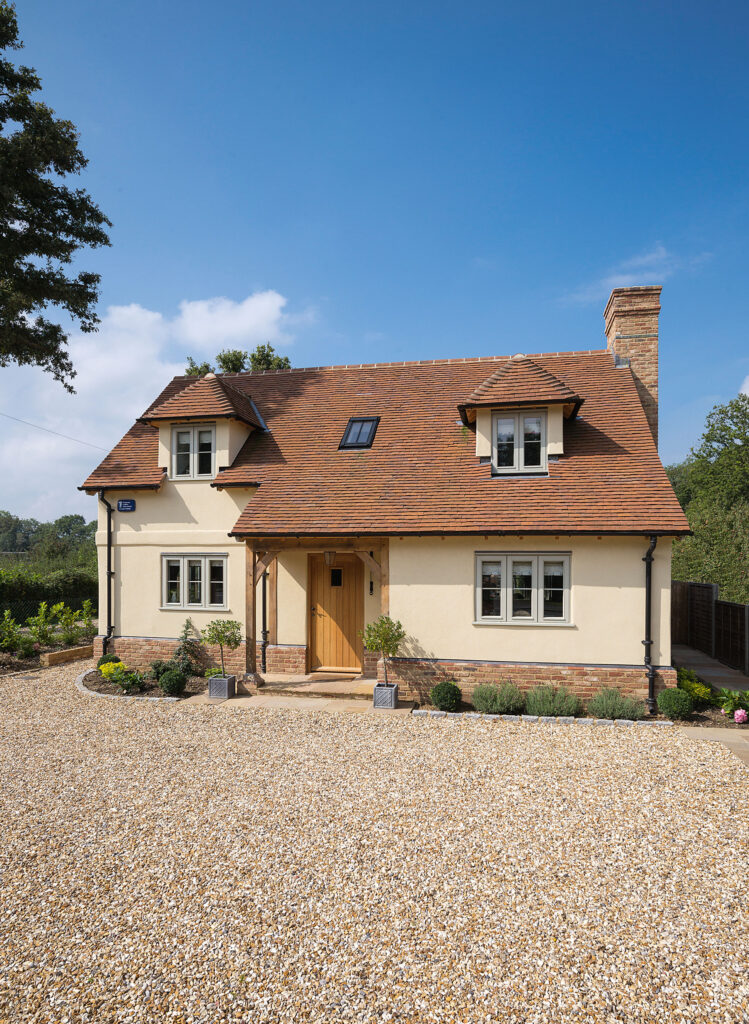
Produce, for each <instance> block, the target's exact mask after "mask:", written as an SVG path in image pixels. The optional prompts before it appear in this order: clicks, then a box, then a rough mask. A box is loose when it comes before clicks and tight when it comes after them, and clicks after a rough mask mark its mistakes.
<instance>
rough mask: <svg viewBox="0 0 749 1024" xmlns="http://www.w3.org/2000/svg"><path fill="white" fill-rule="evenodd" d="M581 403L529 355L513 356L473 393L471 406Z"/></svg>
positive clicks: (469, 400)
mask: <svg viewBox="0 0 749 1024" xmlns="http://www.w3.org/2000/svg"><path fill="white" fill-rule="evenodd" d="M526 402H540V403H546V402H575V403H579V402H580V396H579V395H577V394H575V392H574V391H573V390H572V388H570V387H568V386H567V385H566V384H565V383H563V382H562V381H561V380H559V378H558V377H555V376H554V374H553V373H550V372H549V371H548V370H545V369H543V367H541V366H539V365H538V363H535V362H534V361H533V360H532V359H529V358H528V357H527V356H513V357H512V359H508V360H507V361H506V362H504V363H503V364H502V365H501V366H500V367H499V368H498V369H497V370H495V371H494V373H492V374H490V375H489V376H488V377H487V378H486V380H484V381H482V382H481V383H480V384H479V386H478V387H477V388H476V389H475V390H474V391H473V392H472V393H471V395H470V396H469V397H468V399H467V400H466V401H465V402H464V403H463V405H464V406H468V405H511V404H513V403H517V404H524V403H526Z"/></svg>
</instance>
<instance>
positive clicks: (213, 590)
mask: <svg viewBox="0 0 749 1024" xmlns="http://www.w3.org/2000/svg"><path fill="white" fill-rule="evenodd" d="M209 574H210V579H209V581H208V582H209V588H210V593H209V598H208V600H209V603H210V604H221V605H222V604H223V603H224V562H223V559H211V562H210V568H209Z"/></svg>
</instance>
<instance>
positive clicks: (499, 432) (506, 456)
mask: <svg viewBox="0 0 749 1024" xmlns="http://www.w3.org/2000/svg"><path fill="white" fill-rule="evenodd" d="M495 431H496V433H495V443H496V446H497V467H498V468H499V469H511V468H512V467H513V466H514V465H515V419H514V418H511V419H502V420H497V421H496V426H495Z"/></svg>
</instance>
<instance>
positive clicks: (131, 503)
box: [117, 498, 135, 512]
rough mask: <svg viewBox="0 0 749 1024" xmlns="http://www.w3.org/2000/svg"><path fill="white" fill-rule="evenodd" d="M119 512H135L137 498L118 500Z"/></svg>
mask: <svg viewBox="0 0 749 1024" xmlns="http://www.w3.org/2000/svg"><path fill="white" fill-rule="evenodd" d="M117 511H118V512H135V498H120V499H119V501H118V502H117Z"/></svg>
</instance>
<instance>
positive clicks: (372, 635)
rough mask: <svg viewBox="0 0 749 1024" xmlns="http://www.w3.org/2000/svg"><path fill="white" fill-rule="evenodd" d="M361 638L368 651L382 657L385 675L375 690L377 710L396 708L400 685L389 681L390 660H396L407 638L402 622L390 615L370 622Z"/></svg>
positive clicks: (362, 632)
mask: <svg viewBox="0 0 749 1024" xmlns="http://www.w3.org/2000/svg"><path fill="white" fill-rule="evenodd" d="M360 636H361V637H362V639H363V640H364V646H365V647H366V648H367V650H368V651H379V652H380V654H381V655H382V670H383V673H384V675H385V681H384V682H383V683H376V684H375V688H374V695H373V696H374V706H375V707H376V708H396V707H397V706H398V684H397V683H391V682H389V681H388V658H394V657H395V656H396V654H397V653H398V649H399V648H400V645H401V644H402V643H403V641H404V640H405V637H406V631H405V629H404V628H403V626H402V625H401V624H400V622H396V621H394V620H393V619H391V618H390V616H389V615H381V616H380V617H379V619H377V620H376V621H375V622H370V624H369V625H368V626H367V628H366V629H363V630H362V631H361V633H360Z"/></svg>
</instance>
